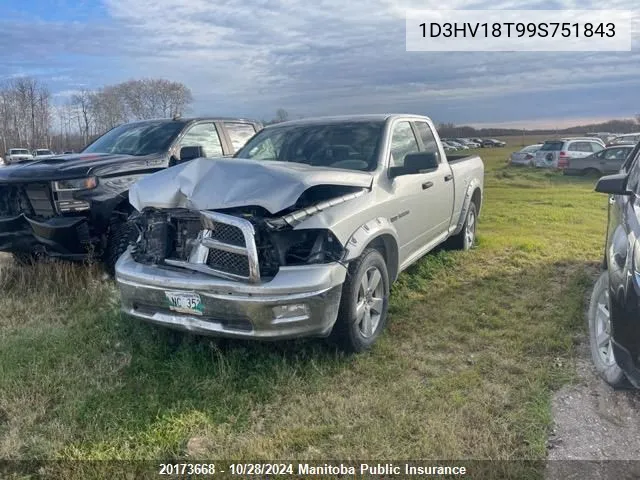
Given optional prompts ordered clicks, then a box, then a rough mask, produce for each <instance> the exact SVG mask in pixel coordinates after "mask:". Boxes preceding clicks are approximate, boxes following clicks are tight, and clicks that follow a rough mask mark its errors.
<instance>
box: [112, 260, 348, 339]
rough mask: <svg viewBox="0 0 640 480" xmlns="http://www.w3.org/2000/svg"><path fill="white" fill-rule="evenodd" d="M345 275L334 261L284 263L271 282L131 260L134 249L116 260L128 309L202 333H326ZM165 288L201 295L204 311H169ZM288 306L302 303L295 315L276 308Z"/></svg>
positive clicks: (124, 307) (283, 336)
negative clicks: (328, 262)
mask: <svg viewBox="0 0 640 480" xmlns="http://www.w3.org/2000/svg"><path fill="white" fill-rule="evenodd" d="M345 277H346V268H345V267H344V266H343V265H341V264H339V263H330V264H326V265H307V266H300V267H282V268H280V271H279V272H278V273H277V275H276V276H275V277H274V278H273V279H272V280H271V281H269V282H265V283H262V284H250V283H245V282H240V281H234V280H226V279H223V278H218V277H214V276H212V275H207V274H203V273H199V272H194V271H188V270H184V269H179V268H173V267H159V266H153V265H143V264H140V263H137V262H135V261H134V260H133V257H132V256H131V253H130V251H127V252H126V253H125V254H124V255H122V257H120V260H118V263H117V264H116V280H117V283H118V286H119V288H120V292H121V297H122V311H123V312H124V313H126V314H128V315H130V316H132V317H136V318H139V319H141V320H145V321H148V322H151V323H156V324H158V325H164V326H167V327H171V328H176V329H180V330H187V331H191V332H194V333H198V334H203V335H212V336H221V337H234V338H254V339H265V340H269V339H273V340H275V339H286V338H298V337H312V336H316V337H322V336H326V335H328V334H329V333H330V332H331V329H332V327H333V324H334V323H335V321H336V317H337V315H338V307H339V305H340V297H341V294H342V284H343V282H344V280H345ZM167 291H170V292H182V293H197V294H198V295H199V296H200V298H201V301H202V315H195V314H184V313H178V312H175V311H172V310H170V309H169V302H168V299H167V297H166V295H165V292H167ZM287 305H288V306H292V305H297V306H298V307H296V308H295V316H293V315H292V316H288V315H282V314H281V312H282V309H278V310H280V314H277V313H276V312H275V311H274V308H276V307H282V306H287ZM301 305H305V307H300V306H301Z"/></svg>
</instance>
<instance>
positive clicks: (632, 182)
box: [623, 153, 640, 195]
mask: <svg viewBox="0 0 640 480" xmlns="http://www.w3.org/2000/svg"><path fill="white" fill-rule="evenodd" d="M639 157H640V155H639V154H638V153H636V154H635V158H633V160H632V159H631V158H632V157H631V156H630V157H629V161H628V162H627V171H628V172H629V179H628V180H627V190H631V191H633V192H634V193H635V194H636V195H640V158H639ZM623 168H624V167H623ZM629 169H630V170H629Z"/></svg>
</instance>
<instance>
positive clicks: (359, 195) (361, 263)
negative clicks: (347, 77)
mask: <svg viewBox="0 0 640 480" xmlns="http://www.w3.org/2000/svg"><path fill="white" fill-rule="evenodd" d="M483 180H484V165H483V163H482V160H481V159H480V157H478V156H475V155H472V156H468V157H461V158H451V157H450V158H449V159H447V156H446V155H445V153H444V150H443V147H442V143H441V141H440V139H439V137H438V134H437V132H436V130H435V128H434V125H433V123H432V122H431V120H430V119H429V118H427V117H423V116H417V115H396V114H394V115H367V116H345V117H329V118H317V119H305V120H297V121H292V122H286V123H281V124H277V125H273V126H269V127H267V128H265V129H264V130H262V131H261V132H259V133H257V134H256V135H255V136H254V137H253V138H252V139H251V140H249V141H248V143H247V144H246V145H245V146H244V147H243V148H242V149H241V150H240V151H238V152H237V154H236V155H235V157H234V158H226V159H224V158H219V159H210V158H200V159H196V160H192V161H190V162H187V163H184V164H181V165H177V166H175V167H173V168H169V169H167V170H164V171H161V172H159V173H156V174H154V175H151V176H149V177H147V178H145V179H143V180H141V181H139V182H138V183H137V184H135V185H134V186H133V187H132V188H131V189H130V192H129V200H130V202H131V204H132V205H133V206H134V207H135V209H136V211H137V213H136V214H135V215H134V218H133V219H132V221H133V222H135V224H136V225H137V227H138V230H139V232H140V235H139V238H138V240H137V241H136V242H135V244H134V245H132V246H131V247H130V248H129V249H128V250H127V251H126V253H125V254H124V255H122V257H120V259H119V261H118V263H117V264H116V279H117V283H118V285H119V288H120V291H121V294H122V295H121V296H122V308H123V311H124V312H125V313H126V314H128V315H131V316H133V317H137V318H139V319H142V320H146V321H149V322H152V323H156V324H159V325H165V326H168V327H172V328H178V329H183V330H188V331H192V332H196V333H199V334H206V335H215V336H226V337H235V338H254V339H284V338H295V337H306V336H317V337H323V336H328V335H331V336H332V337H333V339H334V340H335V341H336V342H337V343H338V344H339V345H340V346H341V347H342V348H344V349H345V350H347V351H352V352H358V351H362V350H364V349H366V348H368V347H370V346H371V345H372V344H373V342H374V341H375V340H376V338H377V337H378V336H379V335H380V333H381V332H382V330H383V329H384V327H385V324H386V322H387V309H388V302H389V291H390V286H391V284H392V283H393V281H394V280H396V278H397V277H398V274H399V273H400V272H401V271H402V270H404V269H405V268H407V267H408V266H410V265H411V264H413V263H414V262H416V261H417V260H418V259H420V257H422V256H423V255H425V254H426V253H427V252H429V251H430V250H432V249H433V248H434V247H436V246H438V245H439V244H441V243H443V242H445V241H447V242H448V243H449V244H450V245H451V246H455V247H457V248H461V249H469V248H471V246H472V245H473V243H474V239H475V231H476V222H477V218H478V214H479V213H480V207H481V206H482V189H483Z"/></svg>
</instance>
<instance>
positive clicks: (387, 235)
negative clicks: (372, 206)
mask: <svg viewBox="0 0 640 480" xmlns="http://www.w3.org/2000/svg"><path fill="white" fill-rule="evenodd" d="M377 239H380V240H381V241H382V242H384V243H383V245H384V247H385V253H386V257H387V258H386V261H387V268H388V269H389V277H390V280H391V281H394V280H395V279H396V276H397V274H398V265H399V259H398V251H399V248H398V245H399V242H398V233H397V232H396V230H395V228H394V227H393V225H392V224H391V222H390V221H389V219H387V218H384V217H378V218H374V219H373V220H369V221H368V222H367V223H365V224H364V225H361V226H360V227H358V229H357V230H356V231H355V232H353V234H352V235H351V237H350V238H349V240H348V241H347V242H346V244H345V254H344V257H343V261H344V262H350V261H351V260H355V259H356V258H358V257H359V256H360V255H362V252H364V250H365V249H366V248H367V247H368V246H369V245H371V243H372V242H374V241H376V240H377Z"/></svg>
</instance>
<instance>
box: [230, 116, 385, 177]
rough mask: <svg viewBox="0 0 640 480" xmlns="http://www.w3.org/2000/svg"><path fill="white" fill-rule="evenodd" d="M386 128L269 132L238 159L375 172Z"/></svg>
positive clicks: (309, 127) (331, 126)
mask: <svg viewBox="0 0 640 480" xmlns="http://www.w3.org/2000/svg"><path fill="white" fill-rule="evenodd" d="M383 127H384V122H338V123H326V124H306V125H305V124H302V125H286V126H282V127H272V128H266V129H264V130H262V131H261V132H259V133H257V134H256V135H255V136H254V137H253V138H252V139H251V140H249V142H248V143H247V144H246V145H245V146H244V147H243V148H242V149H241V150H240V151H238V152H237V153H236V155H235V156H236V157H237V158H248V159H253V160H278V161H281V162H294V163H304V164H307V165H312V166H317V167H331V168H344V169H347V170H362V171H372V170H375V169H376V167H377V160H378V148H379V143H380V140H381V138H382V131H383Z"/></svg>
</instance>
